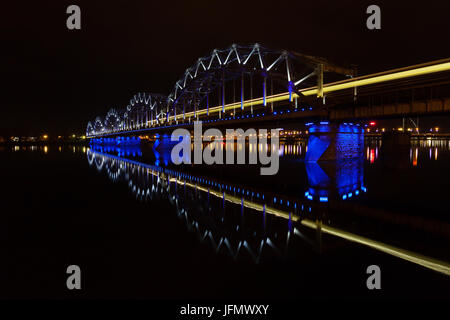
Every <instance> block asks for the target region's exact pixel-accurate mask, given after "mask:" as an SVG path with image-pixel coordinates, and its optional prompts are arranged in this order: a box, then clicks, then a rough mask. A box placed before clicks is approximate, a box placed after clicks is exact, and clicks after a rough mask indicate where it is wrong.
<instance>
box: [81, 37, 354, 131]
mask: <svg viewBox="0 0 450 320" xmlns="http://www.w3.org/2000/svg"><path fill="white" fill-rule="evenodd" d="M326 72H328V73H333V74H335V75H340V76H341V78H342V77H343V76H347V77H348V76H354V75H355V74H356V72H355V71H354V70H353V69H350V68H343V67H339V66H336V65H333V64H331V63H329V62H328V61H326V60H325V59H323V58H317V57H312V56H308V55H304V54H300V53H296V52H293V51H286V50H273V49H269V48H266V47H264V46H261V45H259V44H254V45H251V46H240V45H236V44H233V45H232V46H231V47H229V48H226V49H214V50H213V51H212V52H211V53H210V54H209V55H207V56H204V57H201V58H199V59H197V61H196V62H195V63H194V65H192V66H191V67H189V68H187V69H186V71H185V72H184V74H183V75H182V76H181V78H180V79H179V80H178V81H177V82H176V83H175V85H174V86H173V90H172V92H171V93H170V94H169V95H168V96H167V95H161V94H153V93H138V94H136V95H135V96H134V97H132V98H131V100H130V103H129V104H128V105H127V106H126V107H125V108H123V109H110V110H109V111H108V113H107V114H106V116H105V117H104V118H100V117H97V118H96V119H95V121H94V122H89V123H88V125H87V128H86V136H87V137H93V136H97V135H103V134H110V133H115V132H121V131H126V130H135V129H141V128H149V127H152V126H156V125H160V124H162V123H165V122H168V121H171V120H175V121H177V120H183V121H184V120H186V118H189V120H190V119H191V118H198V116H199V115H198V114H197V110H203V111H202V114H203V116H209V110H210V107H211V106H213V108H214V109H218V110H215V113H216V114H217V113H218V115H219V117H221V116H223V115H225V113H226V108H225V105H226V104H230V103H234V104H236V105H237V109H241V110H243V109H244V105H245V103H244V101H246V100H251V99H253V98H254V97H263V106H266V105H267V103H268V101H266V97H267V96H268V95H271V96H272V95H274V94H277V93H282V92H286V91H287V92H289V95H290V97H289V100H290V101H292V100H293V98H294V97H295V99H296V97H297V96H300V97H301V96H302V94H301V89H304V88H306V87H309V86H318V88H319V91H318V93H317V96H319V97H320V96H321V93H322V91H321V88H323V74H324V73H326ZM272 107H273V106H272ZM213 108H211V109H213ZM252 108H253V106H252ZM235 109H236V108H234V111H235ZM205 110H206V111H205ZM205 112H206V114H205Z"/></svg>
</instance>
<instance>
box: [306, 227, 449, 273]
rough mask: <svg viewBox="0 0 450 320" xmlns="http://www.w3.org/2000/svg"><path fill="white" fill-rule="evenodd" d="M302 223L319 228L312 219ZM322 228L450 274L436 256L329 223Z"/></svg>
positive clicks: (341, 236) (332, 233) (445, 264)
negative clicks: (412, 250)
mask: <svg viewBox="0 0 450 320" xmlns="http://www.w3.org/2000/svg"><path fill="white" fill-rule="evenodd" d="M301 224H302V225H304V226H306V227H309V228H312V229H317V225H316V223H315V222H314V221H311V220H306V219H305V220H302V221H301ZM320 229H321V230H322V231H323V232H325V233H328V234H331V235H333V236H336V237H339V238H342V239H345V240H348V241H352V242H356V243H359V244H362V245H365V246H367V247H370V248H372V249H376V250H378V251H381V252H384V253H387V254H390V255H392V256H394V257H397V258H400V259H403V260H406V261H409V262H412V263H415V264H418V265H421V266H423V267H425V268H428V269H431V270H434V271H437V272H440V273H443V274H446V275H450V264H449V263H447V262H444V261H440V260H437V259H434V258H430V257H426V256H423V255H421V254H418V253H415V252H411V251H408V250H404V249H400V248H397V247H394V246H391V245H388V244H384V243H382V242H379V241H375V240H371V239H368V238H364V237H361V236H359V235H356V234H352V233H350V232H347V231H342V230H339V229H336V228H333V227H329V226H327V225H323V224H322V225H321V227H320Z"/></svg>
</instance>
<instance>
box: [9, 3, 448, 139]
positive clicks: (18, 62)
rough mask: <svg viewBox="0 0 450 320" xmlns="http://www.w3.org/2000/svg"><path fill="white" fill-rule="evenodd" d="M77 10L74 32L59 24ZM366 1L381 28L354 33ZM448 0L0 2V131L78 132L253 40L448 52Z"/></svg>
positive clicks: (371, 58)
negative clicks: (377, 11)
mask: <svg viewBox="0 0 450 320" xmlns="http://www.w3.org/2000/svg"><path fill="white" fill-rule="evenodd" d="M70 4H77V5H79V6H80V7H81V11H82V12H81V14H82V22H81V23H82V30H81V31H70V30H67V28H66V18H67V14H66V8H67V6H68V5H70ZM370 4H378V5H379V6H380V7H381V12H382V29H381V30H377V31H370V30H368V29H367V28H366V25H365V23H366V18H367V14H366V13H365V11H366V8H367V6H368V5H370ZM449 14H450V2H448V1H431V0H428V1H420V2H418V3H414V2H412V1H359V2H358V1H347V0H341V1H321V0H314V1H300V0H296V1H290V2H285V1H267V2H264V1H254V2H250V1H238V2H231V1H228V2H227V1H212V0H208V1H193V0H189V1H183V2H174V1H167V0H166V1H157V2H156V1H155V2H152V1H140V2H131V1H85V2H84V1H73V0H71V1H33V2H30V3H26V2H23V1H16V3H15V4H11V3H10V4H6V3H2V7H1V19H0V43H1V51H0V70H1V75H2V77H1V78H2V87H1V91H0V92H1V98H0V99H1V100H0V103H1V106H2V107H1V109H0V134H2V132H3V133H4V134H24V135H25V134H41V133H43V132H49V133H51V134H70V133H72V132H76V133H78V134H81V133H83V132H84V130H85V125H86V123H87V121H89V120H91V119H93V118H95V116H97V115H101V114H104V113H106V111H107V110H108V109H109V108H111V107H123V106H125V105H126V104H127V102H128V101H129V99H130V98H131V96H132V95H134V94H135V93H136V92H139V91H145V92H155V93H163V94H169V93H170V91H171V89H172V87H173V84H174V82H175V81H176V80H177V79H178V78H179V77H180V75H181V74H182V73H183V72H184V70H185V69H186V68H187V67H189V66H190V65H192V64H193V63H194V62H195V61H196V60H197V58H198V57H200V56H203V55H206V54H208V53H209V52H210V51H211V50H212V49H214V48H225V47H228V46H229V45H231V44H232V43H239V44H251V43H254V42H259V43H261V44H263V45H265V46H268V47H273V48H283V49H288V50H289V49H291V50H295V51H298V52H303V53H306V54H312V55H316V56H323V57H325V58H328V59H330V60H332V61H334V62H336V63H338V64H339V63H340V64H350V63H353V64H357V65H359V72H360V74H364V73H369V72H374V71H382V70H384V69H389V68H393V67H400V66H407V65H411V64H416V63H420V62H426V61H429V60H434V59H440V58H447V57H449V56H450V50H449V49H450V43H449V40H448V35H449V34H450V19H449Z"/></svg>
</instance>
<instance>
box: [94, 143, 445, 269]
mask: <svg viewBox="0 0 450 320" xmlns="http://www.w3.org/2000/svg"><path fill="white" fill-rule="evenodd" d="M217 147H218V148H223V147H224V145H223V144H222V143H218V144H217ZM270 148H273V146H270V145H265V146H263V145H262V144H259V145H258V147H256V146H252V145H250V146H248V145H247V148H246V149H248V151H249V152H250V153H251V152H257V150H258V149H260V150H261V149H262V150H267V149H270ZM306 150H307V146H306V145H305V142H304V141H300V142H297V143H294V144H282V145H281V146H280V148H279V152H278V153H279V155H280V157H281V159H285V160H289V159H291V160H292V159H293V160H294V166H293V168H296V170H300V171H302V170H304V172H305V174H306V178H307V180H306V181H307V184H302V183H298V182H297V183H294V187H295V188H296V189H297V190H296V191H295V192H294V193H289V192H288V193H285V192H284V191H285V190H282V189H279V190H274V188H271V187H270V186H267V187H265V188H264V189H261V188H260V187H252V185H242V184H241V182H240V181H236V180H233V179H228V180H224V179H223V177H218V178H214V176H204V175H201V174H200V175H199V174H198V173H197V174H195V173H191V172H190V171H189V170H186V169H189V168H185V167H177V166H175V167H174V166H170V163H169V162H168V155H167V154H165V152H161V153H159V152H156V153H155V154H154V156H155V158H153V159H152V160H150V161H147V162H145V161H146V160H145V156H144V157H143V155H142V153H140V152H136V150H134V151H131V150H128V151H127V150H125V149H117V148H114V147H99V146H97V147H93V148H90V149H87V151H86V153H87V156H88V161H89V163H90V165H91V166H95V167H96V168H97V170H99V171H105V172H107V174H108V176H109V177H110V178H111V180H113V181H120V180H125V181H126V182H127V184H128V186H129V187H130V189H131V191H132V192H133V193H134V194H135V195H136V198H137V199H139V200H141V201H152V200H154V199H159V198H163V199H166V200H167V201H170V202H171V203H173V205H174V206H176V208H177V212H178V215H179V218H180V219H182V220H183V221H185V223H186V226H187V228H188V229H189V230H193V231H195V232H197V233H198V234H199V237H200V239H201V240H202V241H205V240H207V241H208V242H210V243H212V246H213V249H214V251H215V252H219V251H220V250H221V248H224V250H225V251H227V252H228V254H229V255H231V256H232V257H233V258H237V257H238V256H240V253H241V252H242V251H245V252H246V253H247V255H249V256H250V257H251V258H252V260H253V261H254V262H257V263H258V262H260V261H261V260H264V257H265V255H266V254H268V255H269V256H270V257H272V256H273V255H275V256H280V257H286V256H289V255H292V254H293V252H294V253H295V252H296V250H295V248H296V247H297V246H298V242H299V241H300V242H304V241H306V242H307V243H309V245H310V246H311V248H313V249H314V250H318V251H319V252H320V251H321V248H322V246H323V239H322V235H321V233H320V228H319V227H318V226H319V225H323V226H324V227H325V226H328V227H327V228H330V229H329V230H334V231H333V234H334V235H335V236H337V237H340V236H341V237H343V238H345V239H347V240H349V239H353V241H355V239H359V240H358V241H356V242H358V243H360V244H362V245H366V246H369V247H371V248H375V249H377V250H381V251H383V252H387V253H389V254H393V255H394V256H397V257H403V258H404V257H405V256H407V257H409V258H406V260H408V261H410V262H414V263H418V264H420V265H422V266H426V267H429V268H432V269H433V270H437V269H439V270H438V271H440V272H444V273H447V272H449V270H450V267H449V264H448V263H447V262H445V261H448V258H449V257H448V251H446V250H445V248H442V246H441V245H440V244H439V243H435V242H433V240H432V241H429V242H428V243H427V242H424V241H422V238H421V237H420V236H418V235H419V234H425V235H427V234H433V236H434V235H435V234H434V233H436V235H437V236H439V237H441V239H442V237H443V238H444V241H447V242H448V240H449V238H450V229H449V224H448V219H446V220H444V221H439V219H435V218H433V217H428V218H425V219H424V220H421V223H417V221H416V220H417V219H416V218H415V217H410V216H409V215H408V214H404V213H398V212H395V210H394V209H392V211H389V213H388V218H386V217H384V215H385V214H386V211H383V213H382V214H381V212H380V215H379V216H377V214H376V210H377V209H374V208H371V207H370V201H368V199H369V198H370V193H371V191H372V190H370V188H369V190H368V189H367V187H366V185H365V180H367V177H365V176H364V167H365V166H366V165H368V166H369V167H370V166H375V165H377V163H378V162H379V161H380V160H381V159H380V158H379V155H380V153H381V152H382V151H381V142H380V141H368V142H367V143H366V150H365V153H364V160H365V161H364V160H353V161H344V162H334V163H331V164H330V163H327V164H317V163H305V162H303V161H302V159H303V158H304V154H305V153H306ZM430 150H431V155H432V156H431V157H430V158H429V159H428V160H431V161H437V160H438V155H439V154H440V152H443V153H447V154H448V151H450V143H449V141H448V140H443V141H413V142H412V144H411V148H410V163H409V165H410V167H418V166H419V167H420V165H419V164H421V163H422V162H421V161H422V160H423V156H424V155H428V153H429V152H430ZM295 160H296V161H295ZM423 161H424V162H426V159H425V160H423ZM380 164H381V163H380ZM281 166H288V164H287V163H286V162H283V161H282V162H281ZM243 172H245V169H243ZM371 178H372V177H371ZM273 179H275V180H277V179H278V180H279V179H280V177H274V178H273ZM277 183H279V181H277ZM275 189H276V188H275ZM374 191H378V190H374ZM366 192H367V195H366ZM356 200H358V201H356ZM355 201H356V202H355ZM341 203H342V204H341ZM343 203H347V205H344V206H343ZM199 204H201V205H199ZM342 210H344V213H346V212H348V211H349V210H350V211H351V212H354V213H356V212H357V216H355V215H354V214H353V215H350V216H349V217H347V216H346V215H345V214H344V215H343V214H342ZM211 215H212V217H213V223H212V222H211ZM361 218H363V219H361ZM380 218H382V219H381V220H380ZM383 219H384V220H383ZM421 219H422V218H421ZM244 220H245V221H244ZM311 221H312V222H311ZM314 221H315V222H314ZM399 221H401V222H400V223H399ZM244 222H245V223H244ZM369 222H370V223H369ZM315 223H318V225H316V224H315ZM350 224H351V225H352V226H353V227H352V229H353V230H354V231H356V232H357V234H353V235H352V236H351V237H350V236H348V237H344V236H343V235H344V234H348V231H345V230H346V227H347V226H348V225H350ZM375 224H376V225H379V224H382V225H383V226H386V229H385V232H382V233H380V232H379V231H378V232H375V233H374V227H373V225H375ZM435 225H439V230H440V231H439V230H438V228H436V227H435ZM311 226H315V227H314V228H313V229H317V230H316V231H315V232H318V231H319V233H320V234H319V238H317V237H311V235H310V236H309V237H308V236H306V235H305V234H307V233H308V231H307V230H305V227H308V228H311ZM398 227H401V228H402V236H403V237H402V239H400V241H399V242H397V245H398V247H394V248H395V250H393V251H389V250H387V249H386V250H383V249H380V248H387V247H386V246H388V244H389V243H390V241H391V240H392V239H391V238H390V237H389V234H390V230H391V229H393V230H394V231H393V233H394V234H395V233H396V231H395V230H396V228H398ZM340 228H343V229H340ZM405 228H406V229H407V230H406V231H405V230H404V229H405ZM336 230H338V231H336ZM346 232H347V233H346ZM364 232H367V233H368V234H371V235H372V238H370V239H369V238H364V237H362V238H361V236H360V235H358V234H362V233H364ZM415 237H417V238H418V239H417V240H415ZM361 239H363V240H361ZM397 240H398V236H397ZM374 241H375V242H374ZM376 241H378V242H376ZM415 241H416V242H420V246H417V245H416V244H415ZM374 243H377V245H374ZM370 244H372V245H370ZM418 247H420V249H421V250H422V251H421V252H420V253H421V254H422V255H424V256H425V258H424V259H425V260H421V258H420V259H419V258H418V257H420V256H418V255H417V254H416V253H415V252H414V251H407V252H406V253H405V251H404V249H405V248H406V249H409V250H412V249H415V248H418ZM293 248H294V249H293ZM428 249H429V252H428V251H427V250H428ZM442 249H443V250H442ZM267 251H270V253H267ZM393 252H396V253H393ZM400 253H401V254H400ZM427 255H431V256H435V257H441V258H444V260H443V261H439V263H438V264H439V267H436V268H434V267H430V265H429V263H428V262H427V259H428V258H427V257H426V256H427ZM424 261H425V262H424ZM442 270H444V271H442Z"/></svg>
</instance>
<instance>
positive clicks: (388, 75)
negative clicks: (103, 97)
mask: <svg viewBox="0 0 450 320" xmlns="http://www.w3.org/2000/svg"><path fill="white" fill-rule="evenodd" d="M440 61H442V60H440ZM444 61H447V60H444ZM431 63H436V62H431ZM431 63H430V64H431ZM449 70H450V62H441V63H437V64H432V65H425V66H424V65H423V64H422V65H415V66H411V67H406V68H401V69H395V70H390V71H385V72H381V73H376V74H372V75H366V76H361V77H356V78H353V79H349V80H343V81H338V82H333V83H329V84H325V85H324V87H323V92H324V93H327V92H333V91H339V90H345V89H351V88H355V87H363V86H367V85H371V84H377V83H381V82H387V81H393V80H400V79H404V78H410V77H416V76H420V75H426V74H431V73H436V72H442V71H449ZM299 91H300V92H301V94H302V95H304V96H311V95H317V92H318V89H317V87H310V88H306V89H302V90H299ZM292 96H293V98H299V95H298V94H296V93H292ZM287 100H289V93H288V92H284V93H280V94H276V95H272V96H267V97H266V103H267V104H269V103H272V102H278V101H287ZM263 103H264V99H263V98H262V97H261V98H256V99H252V100H246V101H244V103H243V107H244V109H245V107H248V106H251V105H252V106H256V105H262V104H263ZM222 108H223V106H217V107H211V108H209V113H218V112H221V111H222ZM235 108H241V102H240V101H239V102H235V103H230V104H226V105H225V111H228V110H230V109H235ZM206 113H207V110H206V109H201V110H197V111H196V113H195V115H196V116H201V115H204V114H206ZM185 117H187V118H189V117H194V112H187V113H185ZM175 118H176V119H175ZM180 119H183V114H179V115H177V116H176V117H175V116H169V121H172V120H180Z"/></svg>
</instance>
